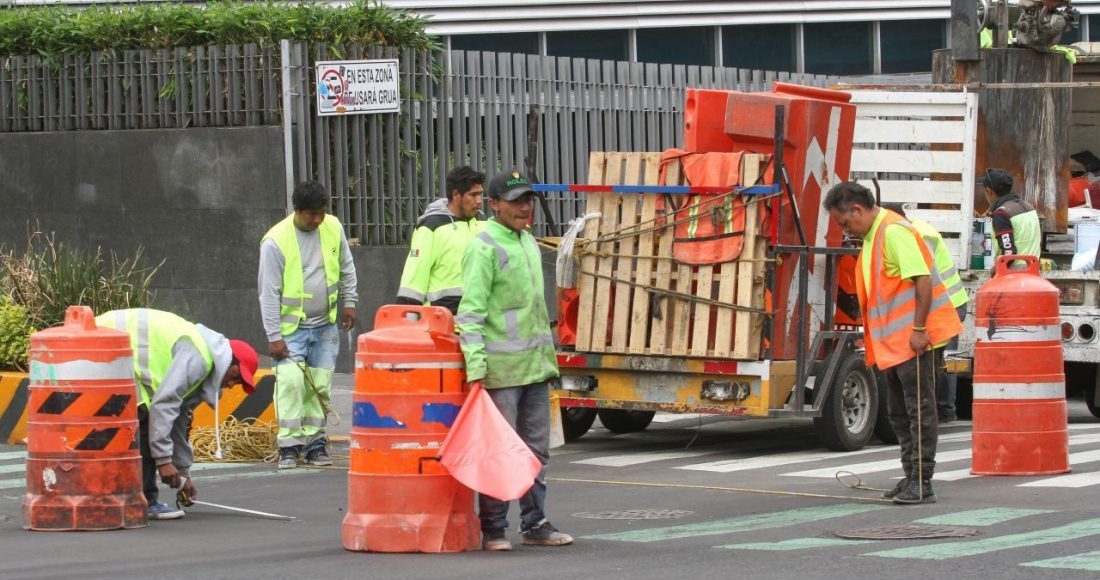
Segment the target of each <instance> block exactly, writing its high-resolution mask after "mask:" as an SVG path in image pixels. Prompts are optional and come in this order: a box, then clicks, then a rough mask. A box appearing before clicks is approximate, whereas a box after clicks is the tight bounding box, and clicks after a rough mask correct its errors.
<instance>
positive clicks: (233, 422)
mask: <svg viewBox="0 0 1100 580" xmlns="http://www.w3.org/2000/svg"><path fill="white" fill-rule="evenodd" d="M275 433H276V429H275V425H273V424H271V423H269V422H267V421H260V420H257V419H245V420H244V421H239V420H237V418H236V417H233V416H230V417H229V418H228V419H226V421H225V423H222V426H221V437H222V456H221V458H220V459H219V458H217V457H215V456H214V452H215V450H217V448H218V444H217V441H216V440H215V437H214V428H213V427H198V428H194V429H191V447H192V448H193V449H194V451H195V461H203V462H213V463H218V462H222V463H224V462H238V461H263V462H271V461H275V460H276V459H278V457H279V449H278V447H277V446H276V443H275Z"/></svg>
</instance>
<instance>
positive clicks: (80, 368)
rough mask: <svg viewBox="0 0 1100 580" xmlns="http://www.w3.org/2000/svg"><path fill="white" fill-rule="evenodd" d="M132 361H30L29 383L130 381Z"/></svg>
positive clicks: (132, 372)
mask: <svg viewBox="0 0 1100 580" xmlns="http://www.w3.org/2000/svg"><path fill="white" fill-rule="evenodd" d="M132 380H134V359H133V358H131V357H128V356H122V357H119V358H116V359H115V360H113V361H111V362H92V361H90V360H71V361H68V362H63V363H44V362H40V361H31V381H34V382H53V381H132Z"/></svg>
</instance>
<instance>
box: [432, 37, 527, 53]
mask: <svg viewBox="0 0 1100 580" xmlns="http://www.w3.org/2000/svg"><path fill="white" fill-rule="evenodd" d="M451 50H480V51H482V52H519V53H525V54H538V53H539V35H538V34H536V33H534V32H516V33H504V34H456V35H454V36H452V37H451Z"/></svg>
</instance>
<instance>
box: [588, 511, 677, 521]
mask: <svg viewBox="0 0 1100 580" xmlns="http://www.w3.org/2000/svg"><path fill="white" fill-rule="evenodd" d="M693 513H695V512H689V511H686V510H618V511H608V512H580V513H575V514H573V517H575V518H585V519H589V520H670V519H676V518H682V517H684V516H690V515H691V514H693Z"/></svg>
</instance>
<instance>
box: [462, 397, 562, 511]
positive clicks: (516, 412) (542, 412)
mask: <svg viewBox="0 0 1100 580" xmlns="http://www.w3.org/2000/svg"><path fill="white" fill-rule="evenodd" d="M486 392H487V393H489V398H491V399H493V403H495V404H496V406H497V409H499V410H500V413H501V414H502V415H504V418H505V419H507V420H508V424H509V425H511V426H512V428H513V429H515V430H516V433H517V434H519V436H520V439H523V442H524V443H526V444H527V447H529V448H530V449H531V451H532V452H533V453H534V454H535V457H538V458H539V462H541V463H542V469H541V470H540V471H539V474H538V476H537V477H536V478H535V483H534V485H532V486H531V489H529V490H527V493H525V494H523V497H521V498H519V507H520V529H521V530H528V529H531V528H533V527H535V526H537V525H538V524H539V523H541V522H542V521H543V520H544V519H546V465H547V464H548V463H550V385H549V384H548V383H546V382H542V383H535V384H532V385H525V386H522V387H507V388H503V389H486ZM478 508H479V509H478V515H479V517H480V518H481V529H482V530H503V529H507V528H508V502H506V501H500V500H499V499H496V498H494V497H490V496H487V495H485V494H479V495H478Z"/></svg>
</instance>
